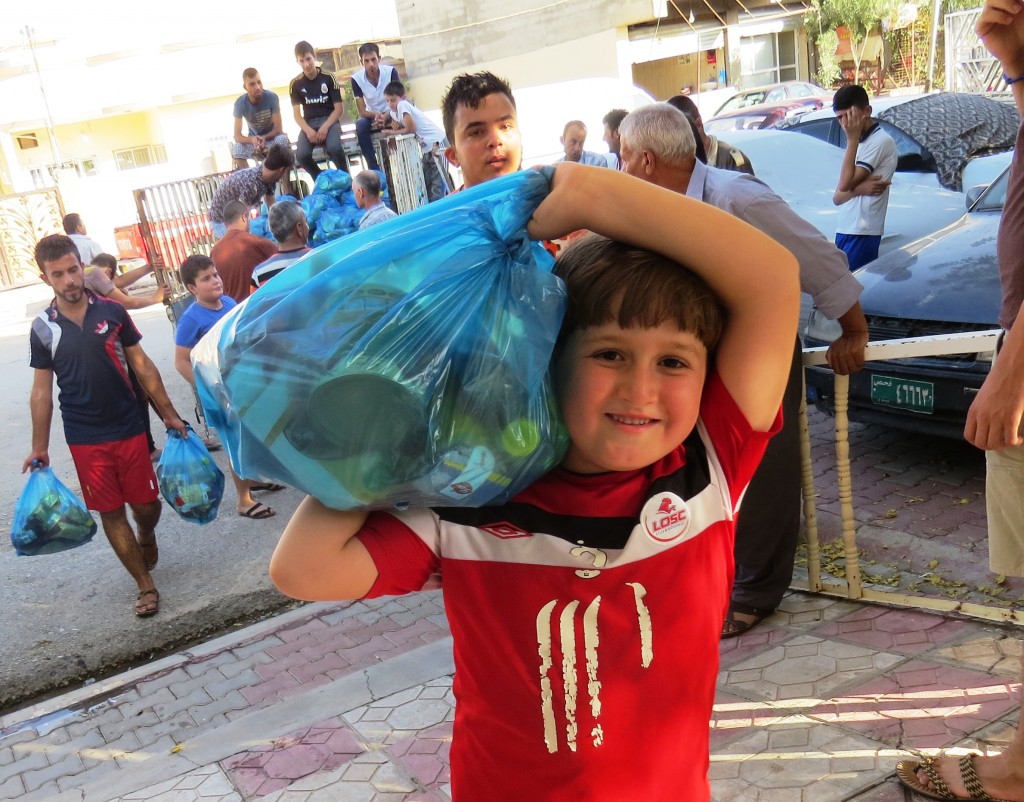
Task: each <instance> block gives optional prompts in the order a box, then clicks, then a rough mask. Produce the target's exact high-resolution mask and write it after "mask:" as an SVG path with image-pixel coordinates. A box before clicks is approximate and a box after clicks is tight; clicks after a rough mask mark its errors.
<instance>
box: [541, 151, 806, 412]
mask: <svg viewBox="0 0 1024 802" xmlns="http://www.w3.org/2000/svg"><path fill="white" fill-rule="evenodd" d="M581 228H585V229H588V230H590V231H596V232H597V233H598V234H603V235H604V236H606V237H610V238H612V239H616V240H620V241H622V242H628V243H630V244H632V245H636V246H638V247H641V248H648V249H650V250H652V251H657V252H658V253H661V254H662V255H664V256H667V257H669V258H670V259H673V260H675V261H676V262H679V263H680V264H683V265H686V267H688V268H689V269H691V270H693V271H694V272H695V273H697V274H698V275H699V276H700V277H701V278H703V279H704V281H706V282H707V283H708V285H709V286H710V287H711V289H712V290H713V291H714V292H715V293H716V294H717V295H718V296H719V298H720V299H721V300H722V302H723V303H724V304H725V306H726V309H727V310H728V313H729V317H728V321H729V322H728V326H727V327H726V331H725V333H724V334H723V336H722V340H721V343H720V344H719V346H718V350H717V353H716V357H715V361H716V365H717V370H718V374H719V376H720V377H721V378H722V381H723V383H724V384H725V386H726V387H727V388H728V390H729V392H730V394H731V395H732V397H733V399H734V400H735V401H736V403H737V404H738V406H739V408H740V410H741V411H742V412H743V414H744V415H745V416H746V418H747V421H748V422H749V423H750V425H751V426H752V427H753V428H754V430H756V431H767V430H768V429H769V428H770V427H771V425H772V424H773V423H774V421H775V418H776V416H777V415H778V411H779V404H780V403H781V401H782V393H783V390H784V389H785V386H786V381H787V378H788V373H789V366H790V363H791V362H792V359H793V342H794V339H795V337H796V326H797V318H798V316H799V306H800V283H799V277H798V273H797V264H796V260H795V259H794V258H793V256H792V254H790V253H789V251H787V250H786V249H785V248H783V247H782V246H781V245H779V244H778V243H777V242H775V241H774V240H772V239H771V238H770V237H768V236H766V235H765V234H762V233H761V232H760V231H758V230H757V229H755V228H754V227H753V226H750V225H747V224H746V223H744V222H742V221H741V220H739V219H738V218H736V217H733V216H732V215H730V214H727V213H726V212H723V211H720V210H719V209H716V208H714V207H713V206H710V205H709V204H706V203H701V202H700V201H696V200H693V199H691V198H687V197H684V196H682V195H680V194H678V193H676V192H671V191H669V190H667V189H662V188H661V187H657V186H655V185H653V184H648V183H647V182H645V181H641V180H639V179H636V178H632V177H631V176H628V175H626V174H625V173H621V172H617V171H615V170H606V169H602V168H596V167H581V166H580V165H576V164H568V163H565V162H562V163H559V164H558V165H557V166H556V167H555V172H554V180H553V182H552V190H551V192H550V194H549V195H548V197H547V198H546V199H545V200H544V202H543V203H541V205H540V206H539V207H538V208H537V210H536V212H534V216H533V219H532V220H531V221H530V225H529V230H530V236H531V237H533V238H535V239H554V238H557V237H560V236H563V235H565V234H566V233H568V232H570V231H576V230H578V229H581Z"/></svg>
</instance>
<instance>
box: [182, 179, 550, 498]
mask: <svg viewBox="0 0 1024 802" xmlns="http://www.w3.org/2000/svg"><path fill="white" fill-rule="evenodd" d="M549 186H550V184H549V176H548V174H546V173H544V172H538V171H534V170H530V171H524V172H520V173H517V174H515V175H511V176H507V177H505V178H501V179H498V180H494V181H489V182H487V183H485V184H481V185H479V186H477V187H473V188H471V189H468V190H465V191H463V192H460V193H458V194H455V195H451V196H449V197H448V198H445V199H443V200H441V201H437V202H435V203H431V204H429V205H427V206H423V207H421V208H419V209H417V210H415V211H412V212H408V213H406V214H403V215H400V216H399V217H398V218H396V219H393V220H389V221H388V222H387V223H385V224H383V225H380V226H374V227H372V228H369V229H367V230H365V231H359V232H356V233H354V234H351V235H349V236H346V237H343V238H342V239H339V240H336V241H334V242H331V243H329V244H327V245H324V246H323V247H321V248H318V249H317V250H315V251H313V252H312V253H310V254H307V255H306V257H305V258H304V259H303V260H302V261H300V262H298V263H296V264H295V265H293V266H292V267H290V268H289V269H288V270H287V271H285V272H284V273H281V274H280V275H279V276H277V277H276V278H275V279H274V281H272V282H270V283H268V284H266V285H264V286H263V287H261V288H260V289H258V290H257V291H256V292H255V293H253V295H252V296H250V297H249V299H248V300H247V301H246V303H245V304H242V305H240V306H239V307H238V308H237V309H234V310H232V311H231V312H229V313H228V314H227V315H225V316H224V317H223V318H222V319H221V320H220V321H219V322H218V324H217V325H216V326H215V327H214V328H213V329H212V330H211V331H210V332H209V334H207V336H206V337H204V338H203V339H202V340H201V341H200V342H199V344H198V345H197V346H196V348H195V349H194V350H193V352H192V358H193V365H194V368H195V376H196V384H197V388H198V392H199V397H200V399H201V401H202V404H203V408H204V410H205V412H206V416H207V419H208V421H209V423H210V424H211V425H213V426H215V427H216V429H217V431H218V433H219V434H220V437H221V439H222V441H223V442H224V444H225V446H226V447H227V450H228V453H229V455H230V457H231V462H232V464H233V465H234V467H235V470H236V471H237V472H238V473H239V474H240V475H242V476H246V477H249V478H252V479H260V480H263V481H273V482H281V483H283V484H287V485H290V486H292V487H297V488H300V489H301V490H303V491H305V492H306V493H308V494H310V495H312V496H314V497H316V498H318V499H319V500H320V501H322V502H323V503H324V504H326V505H327V506H330V507H333V508H335V509H387V508H393V507H396V506H402V505H406V504H409V505H414V506H418V507H423V506H469V507H479V506H483V505H486V504H496V503H501V502H503V501H505V500H507V499H509V498H511V497H512V496H513V495H515V494H516V493H518V492H519V491H520V490H522V489H523V488H524V487H526V486H528V485H529V484H531V483H532V482H534V481H535V480H536V479H538V478H539V477H540V476H542V475H543V474H544V473H546V472H547V471H548V470H550V469H551V468H552V467H553V466H555V465H556V464H557V463H558V462H559V460H560V459H561V458H562V456H563V455H564V452H565V449H566V447H567V446H568V438H567V435H566V433H565V430H564V427H563V425H562V423H561V420H560V416H559V414H558V410H557V405H556V402H555V399H554V394H553V392H552V388H551V384H550V380H549V378H548V364H549V361H550V358H551V353H552V350H553V348H554V345H555V341H556V339H557V336H558V331H559V327H560V325H561V321H562V317H563V315H564V311H565V289H564V286H563V284H562V282H561V280H560V279H558V278H557V277H556V276H554V274H553V273H552V272H551V269H552V267H553V264H554V261H553V259H552V258H551V257H550V256H549V255H548V254H547V252H546V251H544V249H543V248H542V247H541V246H540V244H539V243H536V242H532V241H531V240H530V239H529V237H528V235H527V232H526V224H527V222H528V221H529V219H530V217H531V215H532V214H533V211H534V209H535V208H536V207H537V206H538V205H539V204H540V202H541V201H542V200H543V199H544V198H545V197H546V196H547V193H548V191H549Z"/></svg>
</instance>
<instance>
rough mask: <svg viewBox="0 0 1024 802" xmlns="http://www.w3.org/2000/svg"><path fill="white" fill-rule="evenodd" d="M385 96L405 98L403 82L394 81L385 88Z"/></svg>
mask: <svg viewBox="0 0 1024 802" xmlns="http://www.w3.org/2000/svg"><path fill="white" fill-rule="evenodd" d="M384 94H385V95H391V96H393V97H405V84H403V83H402V82H401V81H392V82H391V83H389V84H388V85H387V86H385V87H384Z"/></svg>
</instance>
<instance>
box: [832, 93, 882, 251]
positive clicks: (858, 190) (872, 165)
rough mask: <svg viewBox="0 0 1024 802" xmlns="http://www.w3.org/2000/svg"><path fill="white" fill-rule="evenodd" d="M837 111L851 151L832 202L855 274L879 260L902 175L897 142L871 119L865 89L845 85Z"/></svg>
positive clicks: (835, 106) (836, 100)
mask: <svg viewBox="0 0 1024 802" xmlns="http://www.w3.org/2000/svg"><path fill="white" fill-rule="evenodd" d="M832 109H833V111H835V113H836V117H837V118H838V119H839V124H840V125H841V126H842V127H843V131H845V132H846V152H845V153H844V154H843V166H842V167H841V168H840V170H839V183H838V184H837V185H836V191H835V194H833V195H832V202H833V203H834V204H835V205H836V206H838V207H839V218H838V221H837V223H836V246H837V247H838V248H839V249H841V250H842V251H843V252H845V253H846V257H847V259H849V261H850V270H856V269H857V268H858V267H863V266H864V265H866V264H867V263H868V262H871V261H874V260H875V259H877V258H878V246H879V245H880V244H881V242H882V232H883V231H884V230H885V212H886V210H887V209H888V208H889V184H890V183H891V182H892V175H893V173H894V172H896V143H895V142H894V141H893V138H892V137H891V136H889V135H888V134H887V133H885V131H883V130H882V127H881V126H880V125H879V124H878V121H877V120H874V119H872V117H871V105H870V103H868V93H867V92H865V91H864V87H862V86H844V87H842V88H841V89H839V90H838V91H837V92H836V94H835V97H833V98H832Z"/></svg>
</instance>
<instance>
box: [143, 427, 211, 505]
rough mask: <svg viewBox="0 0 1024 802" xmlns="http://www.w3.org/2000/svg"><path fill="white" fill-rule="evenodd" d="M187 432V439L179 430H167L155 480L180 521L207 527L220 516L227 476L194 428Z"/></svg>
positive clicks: (189, 428)
mask: <svg viewBox="0 0 1024 802" xmlns="http://www.w3.org/2000/svg"><path fill="white" fill-rule="evenodd" d="M186 432H187V433H188V437H182V436H181V433H180V432H179V431H177V430H176V429H168V430H167V442H166V443H165V444H164V451H163V454H161V455H160V462H159V463H158V464H157V466H156V478H157V481H159V483H160V493H161V494H162V495H163V497H164V499H166V501H167V503H168V504H170V505H171V506H172V507H173V508H174V511H175V512H176V513H178V515H179V516H181V518H183V519H184V520H186V521H189V522H190V523H194V524H208V523H210V521H212V520H213V519H214V518H216V517H217V508H218V507H219V506H220V501H221V499H222V498H223V497H224V474H223V472H222V471H221V469H220V468H218V467H217V464H216V463H215V462H214V461H213V459H212V458H211V457H210V452H209V451H207V450H206V446H204V445H203V441H202V440H200V439H199V437H198V436H197V435H196V433H195V432H193V431H192V427H187V428H186Z"/></svg>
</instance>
